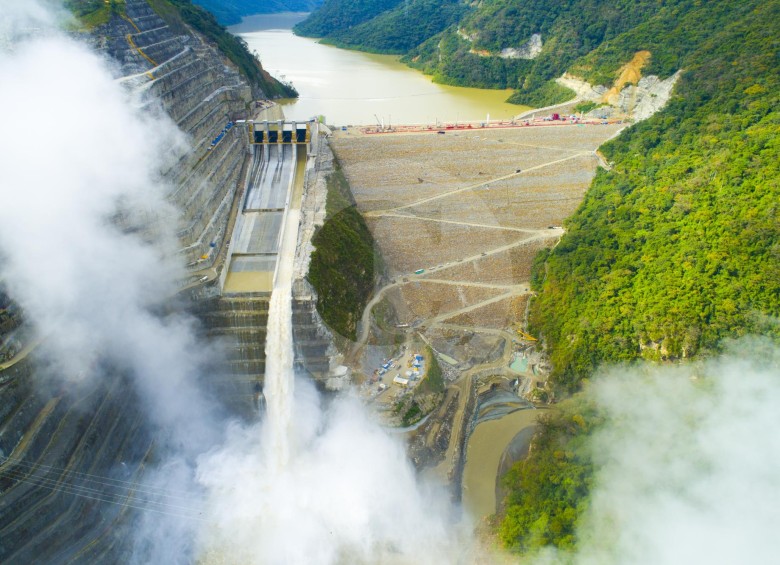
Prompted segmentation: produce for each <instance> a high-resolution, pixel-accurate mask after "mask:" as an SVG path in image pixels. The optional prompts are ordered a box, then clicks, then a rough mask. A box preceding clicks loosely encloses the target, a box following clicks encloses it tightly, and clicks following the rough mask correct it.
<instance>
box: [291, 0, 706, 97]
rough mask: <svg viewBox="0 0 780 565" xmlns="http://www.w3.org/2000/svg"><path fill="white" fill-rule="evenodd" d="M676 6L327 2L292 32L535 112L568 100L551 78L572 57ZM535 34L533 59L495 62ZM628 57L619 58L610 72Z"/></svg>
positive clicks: (641, 1)
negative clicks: (390, 56) (496, 94)
mask: <svg viewBox="0 0 780 565" xmlns="http://www.w3.org/2000/svg"><path fill="white" fill-rule="evenodd" d="M683 3H684V2H681V1H678V2H669V1H666V0H636V1H629V0H620V1H616V2H605V1H604V0H572V1H571V2H552V3H551V2H549V1H547V0H492V1H490V2H464V1H463V0H405V1H403V2H401V1H400V0H371V1H359V0H326V2H325V3H324V4H323V6H322V7H321V8H320V9H319V10H318V11H316V12H314V13H313V14H312V15H311V16H310V17H309V18H308V19H307V20H305V21H303V22H301V23H300V24H298V26H296V28H295V31H296V33H300V34H301V35H308V36H315V37H322V38H324V41H325V42H327V43H332V44H335V45H338V46H342V47H348V48H352V49H362V50H366V51H373V52H380V53H398V54H403V55H404V57H403V59H402V60H403V61H404V62H406V63H407V64H409V65H411V66H413V67H416V68H418V69H420V70H422V71H424V72H426V73H427V74H431V75H433V76H434V79H435V80H436V81H438V82H443V83H448V84H455V85H461V86H477V87H482V88H513V89H516V90H517V93H516V94H515V95H514V96H513V97H512V99H511V101H514V102H517V103H523V104H530V105H535V106H541V105H546V104H550V103H554V102H561V101H564V100H567V99H570V98H571V97H572V96H573V95H572V93H571V92H570V91H569V90H568V89H565V88H563V87H561V86H558V85H557V84H555V83H553V82H552V80H551V79H553V78H555V77H557V76H560V75H561V74H562V73H563V72H564V71H565V70H566V69H567V68H568V66H569V65H570V64H571V63H572V62H574V61H575V60H577V58H578V57H581V56H583V55H586V54H587V53H590V52H591V51H592V50H593V49H595V48H597V47H599V46H600V45H603V44H605V42H609V41H610V40H612V39H614V38H616V37H618V36H619V35H620V34H622V33H623V32H625V31H628V30H631V29H633V28H634V27H636V26H637V25H640V24H641V23H642V22H644V21H647V20H649V19H652V18H654V17H657V16H658V14H659V13H661V12H664V11H665V10H672V9H673V8H674V6H676V5H678V4H683ZM690 3H691V4H692V3H693V2H692V1H691V2H690ZM534 34H540V35H541V38H542V42H543V46H542V49H541V52H540V53H539V54H538V56H537V57H536V58H534V59H519V58H509V57H501V56H499V55H500V53H501V51H502V49H517V48H520V47H522V46H523V45H524V44H525V43H527V42H528V40H529V39H530V38H531V36H532V35H534ZM632 55H633V52H629V51H626V52H621V53H620V57H621V59H620V61H619V64H617V66H616V67H615V68H617V67H619V66H620V65H621V64H623V63H625V62H626V61H628V60H629V59H630V58H631V56H632ZM613 70H614V69H613ZM609 78H610V80H609V81H607V82H609V83H611V79H612V77H609Z"/></svg>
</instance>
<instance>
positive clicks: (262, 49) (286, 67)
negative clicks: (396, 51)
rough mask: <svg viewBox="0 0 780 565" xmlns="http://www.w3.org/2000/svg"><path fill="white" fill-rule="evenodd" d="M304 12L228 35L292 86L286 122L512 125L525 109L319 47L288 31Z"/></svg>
mask: <svg viewBox="0 0 780 565" xmlns="http://www.w3.org/2000/svg"><path fill="white" fill-rule="evenodd" d="M306 16H307V14H301V13H297V14H294V13H286V14H260V15H256V16H249V17H247V18H244V20H243V21H242V22H241V23H240V24H238V25H235V26H232V27H230V28H229V30H230V31H231V32H232V33H234V34H236V35H239V36H240V37H242V38H243V39H244V40H245V41H246V42H247V45H248V46H249V50H250V51H253V52H256V53H257V54H258V57H259V58H260V61H261V62H262V64H263V67H264V68H265V70H267V71H268V72H270V73H271V74H272V75H273V76H274V77H276V78H278V79H280V80H282V81H284V82H291V83H292V84H293V86H295V88H296V89H297V90H298V93H299V95H300V96H299V98H298V99H297V100H286V101H280V103H281V104H283V105H284V113H285V116H286V118H287V119H291V120H305V119H308V118H311V117H313V116H317V115H324V116H325V121H326V123H328V124H332V125H337V126H341V125H372V124H376V123H377V122H382V123H383V124H384V125H392V124H436V123H442V122H449V123H453V122H464V121H470V122H477V121H484V120H485V119H486V118H487V116H488V114H489V115H490V120H509V119H511V118H512V117H513V116H515V115H517V114H519V113H521V112H522V111H524V110H526V109H527V107H525V106H517V105H514V104H507V103H506V102H505V100H506V99H507V98H508V97H509V95H510V94H511V92H512V91H511V90H484V89H479V88H462V87H455V86H445V85H441V84H435V83H433V82H432V81H431V79H430V77H427V76H425V75H423V74H422V73H421V72H419V71H416V70H414V69H411V68H409V67H407V66H406V65H404V64H402V63H400V62H399V60H398V57H397V56H393V55H374V54H369V53H361V52H359V51H350V50H346V49H339V48H337V47H332V46H329V45H322V44H320V43H318V42H317V40H316V39H311V38H307V37H298V36H296V35H294V34H293V33H292V26H293V25H295V23H297V22H299V21H301V20H302V19H304V18H305V17H306Z"/></svg>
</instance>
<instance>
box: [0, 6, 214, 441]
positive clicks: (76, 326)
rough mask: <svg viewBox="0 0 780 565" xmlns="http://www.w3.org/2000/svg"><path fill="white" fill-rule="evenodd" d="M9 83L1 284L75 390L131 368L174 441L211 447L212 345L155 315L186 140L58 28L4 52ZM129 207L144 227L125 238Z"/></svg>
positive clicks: (170, 259) (0, 156) (1, 148)
mask: <svg viewBox="0 0 780 565" xmlns="http://www.w3.org/2000/svg"><path fill="white" fill-rule="evenodd" d="M36 6H38V5H37V4H35V3H33V2H31V3H25V10H21V11H23V12H24V16H25V17H24V18H23V19H22V20H21V24H19V25H26V24H27V23H28V22H29V20H30V17H28V16H29V14H33V16H34V17H33V19H35V21H36V22H38V23H39V24H40V25H45V23H46V22H47V19H46V18H45V17H44V16H41V17H38V12H37V11H36ZM38 9H41V8H40V6H38ZM41 13H45V12H41ZM4 17H5V20H6V25H11V24H9V23H8V17H9V14H5V15H4ZM52 21H53V19H52ZM0 76H2V77H4V78H3V86H2V88H0V108H2V124H3V133H2V135H0V256H2V259H3V260H2V264H0V278H2V279H4V281H5V283H6V285H7V287H8V288H9V290H10V293H11V295H12V296H13V297H14V299H15V300H16V301H17V302H18V303H19V304H20V305H21V306H22V308H23V310H24V312H25V316H26V318H27V319H29V320H30V321H31V322H32V323H33V324H34V326H35V327H36V328H37V330H38V332H39V334H40V335H41V337H42V344H41V346H40V348H39V351H40V352H41V353H43V354H44V355H45V357H46V358H47V359H48V360H49V361H50V363H51V369H52V372H54V373H56V375H57V376H58V377H60V378H62V379H66V380H71V381H74V382H77V381H85V380H88V379H89V378H92V377H96V376H104V375H100V374H98V373H102V372H104V371H105V367H104V366H103V365H102V364H101V363H104V362H107V363H108V364H110V365H111V366H112V367H114V368H116V369H117V370H124V371H128V372H130V373H131V374H133V375H134V377H135V382H136V384H137V387H138V389H139V392H140V393H141V395H142V397H143V398H144V399H145V401H146V402H147V403H148V405H149V407H150V409H149V414H150V417H151V419H152V420H153V421H154V422H155V423H156V424H158V425H159V426H160V428H161V429H164V430H165V431H166V433H168V435H169V439H171V440H172V441H177V442H179V443H182V442H183V443H187V444H192V443H194V441H195V440H194V438H197V441H205V440H206V439H207V438H209V437H210V436H213V433H212V432H211V431H210V426H209V425H208V418H207V417H200V418H198V419H194V420H193V419H191V418H190V417H189V414H191V412H192V411H198V412H199V413H201V414H208V413H209V412H210V411H211V407H210V403H209V402H208V401H206V400H205V399H204V398H203V397H202V396H201V395H200V394H199V393H198V391H197V389H196V387H195V386H194V385H193V377H194V376H195V375H196V373H197V370H198V369H197V368H198V366H199V364H200V363H201V361H202V358H201V353H199V352H200V351H202V348H199V347H198V346H197V344H196V343H195V340H194V338H193V335H192V332H191V329H190V327H189V326H190V323H189V322H188V321H187V319H185V318H181V317H176V316H167V317H162V316H160V315H156V314H154V313H153V312H154V311H155V309H157V308H158V307H159V306H160V305H161V304H162V303H163V302H164V301H165V300H167V299H169V298H170V297H171V296H172V295H173V294H174V293H175V290H176V282H175V281H176V277H177V276H179V275H180V274H181V272H182V271H181V267H180V265H179V264H178V262H177V261H176V260H175V259H174V256H175V245H176V244H175V237H174V234H173V232H172V230H173V229H175V225H176V222H175V219H176V216H175V213H174V211H173V210H172V209H171V207H170V205H169V204H168V203H167V202H166V200H165V197H166V194H167V192H168V186H167V185H166V183H165V182H163V181H162V180H161V178H160V177H159V173H158V171H159V170H160V169H161V168H162V167H163V166H164V165H165V160H166V159H170V158H172V157H173V156H174V155H173V153H172V150H171V148H180V147H181V146H182V136H181V134H180V133H179V132H178V131H177V130H176V128H175V127H174V126H173V125H172V124H171V123H170V121H168V120H166V119H164V118H163V117H160V116H152V115H150V114H148V113H141V112H140V111H137V110H135V109H134V105H133V104H131V99H130V95H129V93H128V92H127V91H125V90H124V89H123V88H122V87H121V86H120V85H118V84H117V83H116V82H115V81H114V80H113V78H112V76H111V72H110V69H109V68H108V66H107V65H106V63H105V62H104V60H103V59H101V58H99V57H98V56H97V55H95V54H93V53H91V52H90V51H89V50H88V49H87V48H86V47H84V46H82V45H80V44H78V43H77V42H75V41H73V40H71V39H68V38H66V37H64V36H62V35H60V34H58V33H57V32H56V30H55V29H50V28H44V29H42V32H41V33H34V34H32V35H29V36H26V37H25V38H24V39H23V40H22V41H20V42H19V43H17V44H15V45H14V46H13V49H12V50H9V51H6V52H4V53H2V54H0ZM119 211H121V212H122V213H124V214H125V215H126V216H127V217H129V218H132V219H131V220H130V221H132V222H137V221H138V220H139V219H142V220H143V222H144V225H143V226H142V227H143V228H144V230H143V231H141V232H139V233H128V232H127V230H123V228H122V227H121V223H122V222H117V221H115V220H116V217H117V214H118V212H119ZM125 223H126V222H125ZM134 227H137V226H134ZM152 239H153V240H152Z"/></svg>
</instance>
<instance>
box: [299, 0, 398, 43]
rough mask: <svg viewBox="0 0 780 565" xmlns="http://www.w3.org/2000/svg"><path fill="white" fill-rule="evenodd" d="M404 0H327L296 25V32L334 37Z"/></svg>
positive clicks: (311, 35) (312, 35) (309, 35)
mask: <svg viewBox="0 0 780 565" xmlns="http://www.w3.org/2000/svg"><path fill="white" fill-rule="evenodd" d="M401 1H402V0H325V2H324V3H323V4H322V6H321V7H320V8H319V9H318V10H317V11H316V12H314V13H313V14H312V15H311V16H309V17H308V18H306V19H305V20H304V21H302V22H301V23H299V24H298V25H296V26H295V28H294V29H295V33H298V34H300V35H305V36H308V37H334V38H337V37H338V34H339V32H342V31H344V30H348V29H349V28H351V27H353V26H356V25H359V24H362V23H365V22H367V21H369V20H371V19H372V18H374V17H376V16H378V15H379V14H381V13H382V12H385V11H387V10H389V9H390V8H393V7H394V6H396V5H397V4H398V3H399V2H401Z"/></svg>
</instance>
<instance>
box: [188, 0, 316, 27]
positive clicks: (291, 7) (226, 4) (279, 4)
mask: <svg viewBox="0 0 780 565" xmlns="http://www.w3.org/2000/svg"><path fill="white" fill-rule="evenodd" d="M195 4H198V5H199V6H202V7H204V8H205V9H207V10H208V11H209V12H211V13H212V14H214V15H215V16H216V17H217V19H218V20H219V22H220V23H221V24H224V25H233V24H237V23H238V22H240V21H241V18H242V17H243V16H250V15H252V14H275V13H277V12H311V11H312V10H314V9H316V8H317V7H319V6H320V4H322V0H195Z"/></svg>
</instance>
